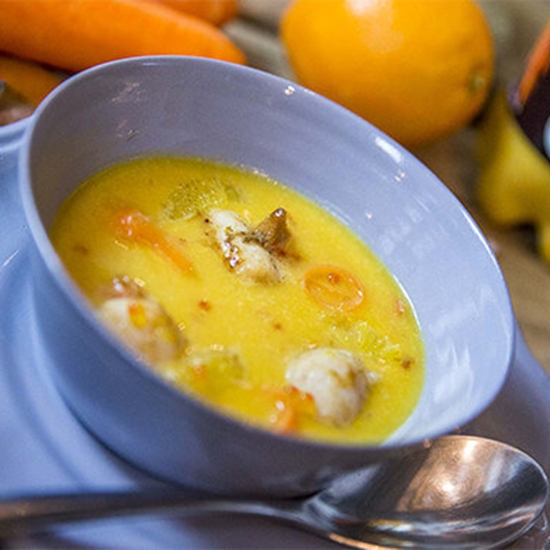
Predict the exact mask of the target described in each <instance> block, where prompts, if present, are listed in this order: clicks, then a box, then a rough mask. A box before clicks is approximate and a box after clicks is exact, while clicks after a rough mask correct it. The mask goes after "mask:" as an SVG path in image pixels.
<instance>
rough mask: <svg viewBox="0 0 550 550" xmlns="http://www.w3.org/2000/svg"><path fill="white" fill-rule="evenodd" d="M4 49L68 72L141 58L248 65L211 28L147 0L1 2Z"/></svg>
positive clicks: (0, 41) (1, 44)
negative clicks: (209, 59) (199, 59)
mask: <svg viewBox="0 0 550 550" xmlns="http://www.w3.org/2000/svg"><path fill="white" fill-rule="evenodd" d="M0 14H1V16H0V50H3V51H5V52H9V53H11V54H13V55H16V56H19V57H23V58H27V59H31V60H34V61H37V62H40V63H44V64H46V65H51V66H53V67H57V68H59V69H63V70H66V71H69V72H76V71H80V70H82V69H86V68H88V67H91V66H93V65H97V64H99V63H104V62H107V61H112V60H115V59H122V58H125V57H132V56H139V55H157V54H175V55H196V56H201V57H212V58H216V59H222V60H224V61H231V62H235V63H244V61H245V58H244V55H243V53H242V52H241V50H240V49H239V48H237V46H235V45H234V44H233V42H231V40H230V39H229V38H228V37H227V36H226V35H225V34H224V33H223V32H222V31H221V30H220V29H218V28H216V27H215V26H214V25H212V24H211V23H208V22H206V21H204V20H201V19H198V18H197V17H193V16H190V15H186V14H184V13H181V12H177V11H175V10H173V9H171V8H168V7H166V6H163V5H161V4H157V3H155V2H144V1H142V0H15V1H14V0H0Z"/></svg>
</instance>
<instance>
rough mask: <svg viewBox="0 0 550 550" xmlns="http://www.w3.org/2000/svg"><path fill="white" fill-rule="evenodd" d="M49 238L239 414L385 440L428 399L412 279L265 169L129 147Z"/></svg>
mask: <svg viewBox="0 0 550 550" xmlns="http://www.w3.org/2000/svg"><path fill="white" fill-rule="evenodd" d="M51 238H52V241H53V243H54V246H55V247H56V249H57V251H58V253H59V254H60V256H61V258H62V260H63V262H64V263H65V265H66V267H67V269H68V271H69V272H70V274H71V275H72V277H73V278H74V279H75V280H76V282H77V283H78V285H79V286H80V288H81V289H82V291H83V292H84V294H85V295H86V296H87V297H88V299H89V300H90V302H91V304H92V306H93V307H94V309H95V310H96V312H97V315H98V317H99V318H100V319H102V320H103V321H104V322H105V323H106V324H107V325H108V326H109V327H111V328H112V329H113V330H114V332H115V333H117V334H118V335H119V336H120V338H121V341H122V342H124V343H125V344H126V345H127V346H129V348H130V349H131V350H133V352H134V353H135V354H136V355H137V356H138V357H139V358H140V359H142V360H144V361H145V362H147V363H148V364H150V365H151V368H154V369H155V370H156V371H157V372H158V373H159V374H160V375H161V376H163V377H164V378H166V379H167V380H169V381H170V382H171V383H173V384H174V385H175V386H177V387H178V388H181V390H182V391H184V392H188V393H190V394H192V395H194V396H195V397H197V398H199V399H202V400H204V401H206V402H207V403H209V404H211V405H212V406H213V407H216V408H218V409H221V410H222V411H224V412H225V413H226V414H228V415H232V416H234V417H237V418H239V419H241V420H243V421H244V422H248V423H251V424H254V425H258V426H263V427H266V428H268V429H270V430H274V431H278V432H281V433H287V434H291V435H293V436H299V437H305V438H312V439H317V440H329V441H332V442H337V443H345V444H348V443H349V444H356V443H378V442H381V441H383V440H384V439H385V438H387V437H388V436H389V435H390V434H391V433H392V432H393V431H395V430H396V429H397V428H398V427H399V426H400V425H401V424H402V423H403V422H404V421H405V419H406V418H407V417H408V416H409V415H410V414H411V412H412V410H413V409H414V407H415V405H416V403H417V401H418V399H419V396H420V393H421V390H422V386H423V381H424V350H423V343H422V337H421V333H420V330H419V326H418V324H417V321H416V318H415V315H414V311H413V308H412V307H411V304H410V303H409V302H408V300H407V297H406V296H405V295H404V293H403V292H402V290H401V288H400V286H399V285H398V283H397V282H396V281H395V280H394V278H393V277H392V275H391V274H390V273H389V272H388V270H387V269H386V268H385V267H384V265H383V264H382V263H381V262H380V261H379V260H378V259H377V258H376V257H375V256H374V254H373V253H372V252H371V251H370V250H369V248H368V247H367V246H366V245H365V244H364V243H363V242H362V241H361V240H360V239H358V238H357V237H356V236H355V235H354V233H353V232H352V231H350V229H349V228H347V227H346V226H345V225H344V224H342V223H341V222H340V221H339V220H337V219H336V218H335V217H334V216H333V215H331V214H330V213H329V212H327V211H326V210H325V209H323V208H321V207H320V206H319V205H317V204H315V203H314V202H312V201H311V200H309V199H307V198H305V197H304V196H302V195H300V194H298V193H297V192H295V191H293V190H291V189H290V188H288V187H285V186H284V185H282V184H280V183H278V182H275V181H272V180H271V179H269V178H268V177H266V176H264V175H261V174H258V173H256V172H254V171H249V170H244V169H241V168H236V167H232V166H228V165H223V164H218V163H215V162H210V161H205V160H201V159H189V158H175V157H150V158H142V159H137V160H132V161H128V162H126V163H123V164H120V165H117V166H114V167H111V168H109V169H107V170H105V171H103V172H101V173H99V174H97V175H95V176H94V177H92V178H90V179H89V180H88V181H86V182H84V183H83V184H82V185H81V186H80V187H79V188H78V190H77V191H76V192H75V193H74V194H73V195H72V196H71V197H70V198H69V199H68V200H67V201H66V203H65V204H64V205H63V206H62V208H61V209H60V211H59V213H58V215H57V218H56V220H55V222H54V224H53V227H52V228H51Z"/></svg>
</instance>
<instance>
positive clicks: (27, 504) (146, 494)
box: [0, 490, 296, 538]
mask: <svg viewBox="0 0 550 550" xmlns="http://www.w3.org/2000/svg"><path fill="white" fill-rule="evenodd" d="M294 508H295V505H294V504H293V502H292V501H281V502H277V503H275V502H273V503H272V502H269V501H259V500H258V501H254V500H238V499H226V498H223V497H214V498H213V497H211V496H206V495H197V494H196V493H191V492H189V493H188V492H184V491H166V490H158V491H155V490H152V491H140V492H137V491H127V492H90V493H66V494H63V493H59V494H50V495H43V496H41V495H38V496H37V495H31V496H28V497H25V496H24V497H20V498H14V499H3V500H2V499H0V538H7V537H10V536H14V535H17V534H23V533H32V532H36V531H39V530H41V529H44V528H45V527H47V526H51V525H57V524H61V523H72V522H79V521H87V520H95V519H104V518H115V517H121V516H122V517H127V516H140V515H141V516H145V515H172V516H174V515H177V516H178V517H185V516H193V515H195V516H196V515H201V514H211V513H231V514H252V515H262V516H268V517H277V518H280V519H286V520H289V521H293V520H294V519H295V517H296V515H295V513H294Z"/></svg>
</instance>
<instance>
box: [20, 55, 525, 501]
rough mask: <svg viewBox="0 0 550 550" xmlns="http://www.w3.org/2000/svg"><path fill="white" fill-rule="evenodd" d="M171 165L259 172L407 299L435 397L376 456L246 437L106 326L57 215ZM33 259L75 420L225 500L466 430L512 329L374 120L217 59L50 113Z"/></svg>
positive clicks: (429, 185)
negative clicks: (149, 165) (316, 209)
mask: <svg viewBox="0 0 550 550" xmlns="http://www.w3.org/2000/svg"><path fill="white" fill-rule="evenodd" d="M154 152H164V153H166V152H168V153H177V154H185V155H192V156H197V155H198V156H203V157H210V158H214V159H221V160H224V161H228V162H231V163H238V164H243V165H246V166H249V167H253V168H257V169H259V170H261V171H263V172H265V173H267V174H269V175H271V176H272V177H273V178H275V179H276V180H279V181H281V182H284V183H286V184H288V185H290V186H292V187H295V188H296V189H297V190H299V191H300V192H302V193H304V194H305V195H307V196H309V197H311V198H313V199H314V200H316V201H318V202H319V203H321V204H322V205H324V206H325V207H326V208H328V209H329V210H330V211H332V212H333V213H335V214H336V215H337V216H338V217H339V218H341V219H342V220H343V221H344V222H345V223H346V224H348V225H349V226H350V227H351V228H352V229H353V230H354V231H355V232H356V233H357V234H358V235H359V236H360V237H361V238H362V239H364V241H365V242H366V243H367V244H368V245H369V246H370V247H371V248H372V249H373V250H374V252H375V253H376V254H377V255H378V256H379V257H380V258H381V260H382V261H383V262H384V263H385V264H386V265H387V267H388V268H389V269H390V270H391V271H392V273H393V274H394V276H395V277H396V279H397V280H398V281H399V283H400V284H401V285H402V287H403V288H404V290H405V292H406V293H407V295H408V296H409V298H410V299H411V301H412V303H413V305H414V308H415V310H416V314H417V316H418V319H419V323H420V326H421V329H422V332H423V336H424V342H425V347H426V382H425V386H424V389H423V392H422V395H421V398H420V402H419V403H418V406H417V407H416V409H415V410H414V412H413V414H412V415H411V417H410V418H409V419H408V421H407V422H406V423H405V424H404V425H403V426H402V427H401V428H400V429H399V430H398V431H397V432H396V433H395V434H393V436H392V437H390V439H389V440H388V441H387V442H386V443H385V444H384V445H382V446H377V447H374V446H343V445H341V446H338V445H329V444H322V443H314V442H307V441H300V440H297V439H292V438H287V437H283V436H278V435H274V434H272V433H268V432H267V431H263V430H261V429H256V428H251V427H249V426H246V425H244V424H242V423H240V422H238V421H235V420H232V419H230V418H227V417H225V416H223V415H221V414H219V413H217V412H215V411H213V410H212V409H210V408H208V407H207V406H205V405H203V404H201V403H199V402H197V401H196V400H194V399H193V398H191V397H189V396H187V395H184V394H183V393H181V392H179V391H177V390H176V389H174V388H173V387H171V386H169V385H168V384H167V383H166V382H165V381H163V380H162V379H160V378H159V377H158V376H157V375H155V374H154V372H153V371H152V370H149V369H148V368H147V367H145V366H143V365H142V364H140V363H139V362H137V361H136V360H134V358H133V357H132V356H131V355H130V354H129V353H127V352H126V350H125V349H123V348H122V347H121V346H120V345H119V343H118V342H117V341H116V339H114V338H113V336H112V335H111V334H109V333H108V332H107V331H106V330H105V328H104V327H103V326H100V325H99V324H98V323H97V321H96V319H95V318H94V316H93V315H92V313H91V310H90V308H89V306H88V304H87V302H86V300H85V299H84V298H83V296H82V294H81V293H80V292H79V290H78V289H77V288H76V286H75V284H74V283H73V282H72V280H71V279H70V278H69V276H68V274H67V272H66V271H65V269H64V267H63V265H62V263H61V261H60V259H59V258H58V256H57V255H56V253H55V251H54V249H53V247H52V245H51V243H50V241H49V239H48V235H47V229H48V227H49V226H50V224H51V222H52V220H53V218H54V216H55V214H56V212H57V210H58V208H59V206H60V205H61V203H62V202H63V200H64V199H65V198H66V197H67V196H68V195H69V194H70V193H71V192H72V191H73V190H74V189H75V188H76V187H77V186H78V185H79V184H80V183H81V182H82V181H83V180H84V179H86V178H87V177H88V176H90V175H91V174H93V173H95V172H96V171H98V170H99V169H101V168H104V167H105V166H107V165H111V164H113V163H115V162H117V161H120V160H121V159H124V158H127V157H133V156H136V155H141V154H150V153H154ZM20 181H21V189H22V195H23V202H24V209H25V215H26V218H27V221H28V224H29V227H30V229H31V233H32V236H33V239H34V242H35V244H36V250H37V253H36V254H35V261H34V262H33V269H35V277H34V280H35V281H36V293H35V300H36V307H37V311H38V315H39V319H40V321H41V323H40V326H41V330H42V334H43V337H44V340H45V342H46V347H47V349H48V350H49V353H51V354H52V356H53V358H54V364H55V371H54V372H53V375H54V377H55V380H56V383H57V385H58V387H59V390H60V392H61V393H62V395H63V396H64V397H65V399H66V401H67V402H68V404H69V406H70V407H71V408H72V409H73V411H74V413H75V414H76V415H77V416H78V418H79V419H80V420H81V421H82V422H83V423H84V424H85V425H86V426H87V427H88V428H89V429H90V430H91V432H93V433H94V434H96V435H97V436H98V438H99V439H101V440H102V441H103V442H104V443H105V444H106V445H107V446H109V447H110V448H111V449H113V450H114V451H115V452H117V453H118V454H120V455H121V456H123V457H125V458H126V459H127V460H129V461H130V462H132V463H133V464H135V465H137V466H139V467H141V468H144V469H145V470H147V471H149V472H152V473H153V474H155V475H157V476H160V477H162V478H165V479H169V480H172V481H174V482H178V483H183V484H187V485H194V486H197V487H201V488H206V489H209V490H214V491H217V492H224V493H233V494H264V495H275V496H283V495H284V496H288V495H297V494H304V493H308V492H311V491H314V490H316V489H318V488H320V487H321V486H323V485H325V484H326V483H327V482H328V481H329V480H330V479H332V478H333V477H334V476H336V475H338V474H340V473H342V472H345V471H349V470H351V469H354V468H357V467H360V466H362V465H365V464H367V463H369V462H373V461H377V460H382V459H384V458H385V457H386V456H387V455H388V454H394V453H396V452H399V449H400V448H401V447H402V446H405V445H413V444H419V443H421V442H422V441H423V440H425V439H426V438H433V437H436V436H438V435H441V434H444V433H447V432H449V431H452V430H454V429H455V428H457V427H459V426H462V425H464V424H466V423H468V422H469V421H470V420H472V419H473V418H474V417H475V416H476V415H478V414H479V413H480V412H482V411H483V410H484V409H485V408H486V407H487V406H488V405H489V404H490V403H491V401H492V400H493V399H494V398H495V396H496V395H497V393H498V392H499V390H500V388H501V387H502V385H503V383H504V381H505V379H506V376H507V372H508V368H509V365H510V362H511V358H512V353H513V341H514V320H513V315H512V308H511V305H510V301H509V297H508V293H507V289H506V286H505V283H504V280H503V277H502V275H501V272H500V270H499V268H498V266H497V263H496V261H495V258H494V257H493V255H492V253H491V251H490V249H489V246H488V245H487V243H486V242H485V240H484V238H483V236H482V235H481V233H480V231H479V229H478V228H477V227H476V225H475V224H474V222H473V221H472V219H471V218H470V216H469V215H468V214H467V213H466V212H465V210H464V209H463V208H462V207H461V205H460V204H459V202H458V201H457V200H456V198H455V197H454V196H453V195H452V194H451V193H450V192H449V191H448V190H447V188H446V187H445V186H444V185H443V184H442V183H441V182H440V181H439V180H438V179H437V178H436V177H435V176H434V175H433V174H432V173H431V172H430V171H429V170H427V169H426V167H425V166H423V165H422V164H421V163H420V162H419V161H418V160H416V159H415V158H414V157H413V156H412V155H410V154H409V153H408V152H407V151H405V150H404V149H403V148H401V147H400V146H399V145H397V144H396V143H395V142H393V141H392V140H391V139H389V138H388V137H386V136H385V135H384V134H382V133H380V132H379V131H378V130H377V129H375V128H374V127H372V126H371V125H369V124H368V123H367V122H365V121H363V120H361V119H359V118H358V117H356V116H355V115H353V114H351V113H350V112H348V111H346V110H345V109H343V108H341V107H339V106H337V105H335V104H333V103H331V102H330V101H327V100H326V99H324V98H322V97H320V96H318V95H316V94H314V93H312V92H310V91H308V90H305V89H303V88H301V87H299V86H298V85H296V84H294V83H292V82H288V81H285V80H282V79H279V78H277V77H274V76H271V75H269V74H267V73H264V72H261V71H257V70H253V69H250V68H246V67H242V66H236V65H231V64H226V63H223V62H218V61H212V60H206V59H198V58H185V57H151V58H139V59H130V60H124V61H119V62H114V63H110V64H107V65H103V66H100V67H96V68H94V69H91V70H88V71H86V72H84V73H81V74H79V75H78V76H76V77H73V78H71V79H70V80H69V81H67V82H65V83H64V84H62V85H61V86H59V87H58V88H57V89H56V90H55V91H54V92H53V93H52V95H50V96H49V98H48V99H47V100H46V101H45V102H43V103H42V105H41V106H40V107H39V108H38V110H37V112H36V114H35V115H34V116H33V118H32V120H31V122H30V125H29V128H28V130H27V132H26V135H25V138H24V142H23V146H22V148H21V154H20Z"/></svg>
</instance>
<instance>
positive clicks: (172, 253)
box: [116, 210, 193, 273]
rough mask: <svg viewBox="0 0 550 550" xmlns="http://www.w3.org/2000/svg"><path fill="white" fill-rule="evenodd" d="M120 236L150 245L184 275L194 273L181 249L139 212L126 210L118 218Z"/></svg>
mask: <svg viewBox="0 0 550 550" xmlns="http://www.w3.org/2000/svg"><path fill="white" fill-rule="evenodd" d="M116 221H117V229H118V233H119V235H121V236H122V237H123V238H125V239H127V240H129V241H132V242H134V243H138V244H140V243H143V244H146V245H149V246H150V247H152V248H153V249H154V250H156V251H158V252H160V253H161V254H162V255H163V256H164V257H165V258H167V259H168V260H170V261H171V262H172V263H173V264H174V265H175V266H176V267H178V268H179V269H180V270H181V271H183V272H184V273H188V272H190V271H192V269H193V265H192V264H191V262H190V260H189V259H188V258H187V257H186V256H185V255H184V253H183V252H182V250H181V248H180V247H179V246H178V245H177V244H176V243H175V242H174V241H173V240H172V239H171V238H170V237H169V235H167V234H166V233H165V232H164V231H163V230H162V229H161V228H160V227H158V226H157V225H156V224H155V223H154V222H153V221H152V220H151V219H150V218H148V217H147V216H146V215H145V214H143V213H142V212H140V211H139V210H124V211H123V212H121V213H120V214H119V215H118V217H117V220H116Z"/></svg>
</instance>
